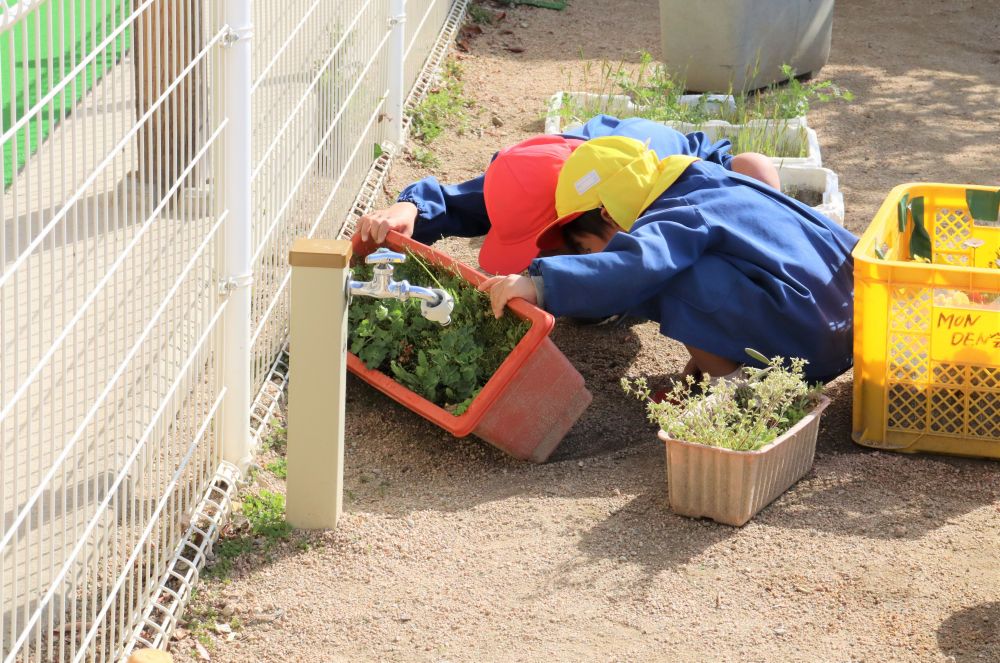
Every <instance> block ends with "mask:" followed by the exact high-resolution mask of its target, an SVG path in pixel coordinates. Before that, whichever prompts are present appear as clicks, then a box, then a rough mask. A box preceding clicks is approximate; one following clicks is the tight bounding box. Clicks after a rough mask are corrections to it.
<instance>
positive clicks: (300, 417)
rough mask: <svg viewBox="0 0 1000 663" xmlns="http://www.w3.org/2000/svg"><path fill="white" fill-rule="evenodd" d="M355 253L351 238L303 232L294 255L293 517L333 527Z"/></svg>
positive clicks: (310, 525)
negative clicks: (311, 236) (351, 266)
mask: <svg viewBox="0 0 1000 663" xmlns="http://www.w3.org/2000/svg"><path fill="white" fill-rule="evenodd" d="M350 259H351V243H350V242H349V241H346V240H335V239H333V240H330V239H325V240H324V239H297V240H295V242H294V243H293V244H292V250H291V252H290V253H289V256H288V262H289V263H290V264H291V266H292V282H291V309H290V315H289V325H290V327H291V338H290V341H289V347H290V348H291V349H292V352H291V355H290V365H289V367H288V374H289V378H290V379H289V383H288V450H287V456H288V468H287V471H288V477H287V488H288V491H287V492H288V497H287V501H286V517H287V519H288V522H289V524H291V525H292V526H293V527H301V528H305V529H333V528H334V527H336V526H337V520H338V519H339V518H340V509H341V502H342V496H341V494H342V489H343V484H344V392H345V390H346V389H347V278H348V274H349V273H350V272H349V270H348V269H347V267H348V265H349V263H350Z"/></svg>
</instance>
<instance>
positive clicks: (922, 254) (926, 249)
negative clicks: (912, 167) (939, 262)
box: [910, 196, 932, 261]
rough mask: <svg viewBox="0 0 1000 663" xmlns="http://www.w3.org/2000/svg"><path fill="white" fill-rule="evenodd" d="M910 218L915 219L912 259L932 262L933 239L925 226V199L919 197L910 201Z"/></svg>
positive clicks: (911, 245)
mask: <svg viewBox="0 0 1000 663" xmlns="http://www.w3.org/2000/svg"><path fill="white" fill-rule="evenodd" d="M910 218H911V219H913V231H912V233H911V234H910V258H923V259H925V260H927V261H930V260H931V259H932V258H931V237H930V235H929V234H928V233H927V227H926V226H925V225H924V197H923V196H917V197H916V198H914V199H913V200H911V201H910Z"/></svg>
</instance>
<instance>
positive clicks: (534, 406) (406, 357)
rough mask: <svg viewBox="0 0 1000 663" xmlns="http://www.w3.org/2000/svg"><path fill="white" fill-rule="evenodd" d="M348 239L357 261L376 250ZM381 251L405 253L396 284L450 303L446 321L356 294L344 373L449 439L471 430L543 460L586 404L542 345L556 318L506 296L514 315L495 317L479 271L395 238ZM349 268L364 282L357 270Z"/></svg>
mask: <svg viewBox="0 0 1000 663" xmlns="http://www.w3.org/2000/svg"><path fill="white" fill-rule="evenodd" d="M352 241H353V242H354V252H355V255H356V256H359V257H360V256H367V255H369V254H370V253H372V252H373V251H375V249H376V247H375V246H374V245H370V244H369V243H367V242H363V241H361V240H360V238H359V237H357V236H356V237H355V238H354V239H353V240H352ZM384 244H385V247H387V248H388V249H390V250H391V251H395V252H399V253H406V254H408V257H407V260H406V261H405V262H403V263H399V264H396V267H395V269H396V270H397V272H396V277H398V280H397V284H398V283H399V281H402V280H405V279H410V278H412V279H413V280H414V282H415V283H420V284H421V285H424V286H427V285H433V286H435V289H438V290H444V291H447V293H448V294H449V295H450V296H451V297H452V298H453V299H454V302H453V304H454V308H453V309H452V310H451V312H450V315H451V323H450V324H448V325H447V326H444V327H442V326H441V325H440V324H438V322H433V321H430V320H426V319H424V318H423V316H422V315H421V313H420V311H421V307H418V306H416V305H415V304H414V303H413V302H402V303H400V302H395V301H394V300H391V299H368V298H366V297H354V298H352V301H351V305H350V309H349V313H348V323H349V327H350V329H349V341H348V343H349V350H350V353H349V354H348V356H347V368H348V370H349V371H351V372H352V373H354V374H355V375H357V376H358V377H360V378H361V379H362V380H364V381H365V382H367V383H368V384H370V385H371V386H373V387H375V388H376V389H378V390H379V391H381V392H382V393H384V394H386V395H387V396H389V397H390V398H392V399H393V400H395V401H397V402H399V403H401V404H402V405H404V406H406V407H407V408H409V409H410V410H412V411H413V412H415V413H417V414H419V415H420V416H422V417H424V418H425V419H427V420H429V421H431V422H433V423H434V424H436V425H438V426H440V427H441V428H443V429H445V430H447V431H448V432H449V433H451V434H452V435H454V436H455V437H464V436H466V435H468V434H469V433H472V434H474V435H476V436H477V437H479V438H481V439H483V440H485V441H487V442H489V443H490V444H492V445H494V446H496V447H498V448H499V449H502V450H503V451H505V452H506V453H508V454H510V455H512V456H514V457H515V458H521V459H524V460H531V461H534V462H538V463H540V462H543V461H545V460H546V459H547V458H548V457H549V455H550V454H551V453H552V452H553V451H554V450H555V448H556V447H557V446H558V444H559V442H561V441H562V439H563V437H565V435H566V433H568V432H569V430H570V428H572V426H573V424H574V423H575V422H576V420H577V419H578V418H579V417H580V415H581V414H583V411H584V410H585V409H586V408H587V406H588V405H589V404H590V401H591V395H590V392H589V391H587V388H586V385H584V382H583V377H582V376H581V375H580V373H579V372H578V371H577V370H576V369H575V368H574V367H573V365H572V364H570V362H569V360H568V359H566V357H565V356H564V355H563V354H562V353H561V352H560V351H559V349H558V348H556V346H555V344H554V343H553V342H552V339H550V338H549V334H550V332H551V331H552V328H553V326H554V325H555V319H554V318H553V317H552V315H551V314H550V313H547V312H546V311H543V310H541V309H539V308H538V307H536V306H532V305H531V304H528V303H527V302H525V301H524V300H521V299H514V300H511V301H510V302H508V304H507V306H508V308H509V309H510V312H511V313H512V315H505V316H503V317H501V318H500V319H499V320H498V319H496V318H494V316H493V313H492V311H491V308H490V305H489V299H488V297H487V296H486V295H484V294H482V293H480V292H479V291H478V290H477V289H476V287H477V286H479V285H480V284H481V283H483V282H484V281H485V280H486V276H485V275H484V274H482V273H481V272H479V271H477V270H475V269H472V268H471V267H469V266H468V265H464V264H462V263H460V262H458V261H456V260H454V259H452V258H451V257H449V256H448V255H446V254H444V253H442V252H440V251H437V250H435V249H434V248H432V247H429V246H425V245H424V244H421V243H419V242H416V241H414V240H412V239H410V238H408V237H404V236H403V235H400V234H399V233H396V232H390V233H389V235H388V236H387V237H386V239H385V242H384ZM394 262H395V261H394ZM355 270H356V273H355V277H357V278H359V279H363V278H364V277H365V275H366V270H365V267H364V266H361V265H359V266H357V267H356V268H355ZM354 282H355V281H353V280H352V283H354ZM358 283H364V281H359V282H358ZM424 304H426V302H423V303H422V304H421V306H423V305H424Z"/></svg>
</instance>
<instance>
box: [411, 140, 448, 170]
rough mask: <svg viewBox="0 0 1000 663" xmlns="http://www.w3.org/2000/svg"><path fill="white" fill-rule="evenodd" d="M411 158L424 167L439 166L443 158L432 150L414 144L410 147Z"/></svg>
mask: <svg viewBox="0 0 1000 663" xmlns="http://www.w3.org/2000/svg"><path fill="white" fill-rule="evenodd" d="M410 158H411V159H412V160H413V161H415V162H417V163H418V164H420V165H421V166H423V167H424V168H437V167H438V166H440V165H441V160H440V159H438V158H437V155H435V154H434V153H433V152H431V151H430V150H428V149H426V148H423V147H419V146H417V145H414V146H413V147H411V148H410Z"/></svg>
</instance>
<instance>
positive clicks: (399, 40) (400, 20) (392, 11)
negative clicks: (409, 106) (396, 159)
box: [386, 0, 406, 147]
mask: <svg viewBox="0 0 1000 663" xmlns="http://www.w3.org/2000/svg"><path fill="white" fill-rule="evenodd" d="M389 27H390V28H391V29H392V35H391V36H390V38H389V97H388V99H387V100H386V103H387V104H388V107H387V109H386V115H388V116H389V118H390V119H391V120H392V124H391V125H390V127H389V140H391V141H392V143H393V144H394V145H395V146H396V147H402V146H403V141H404V139H405V136H404V135H403V104H404V103H406V96H405V89H404V88H405V83H404V78H405V75H404V74H405V71H406V0H390V1H389Z"/></svg>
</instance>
